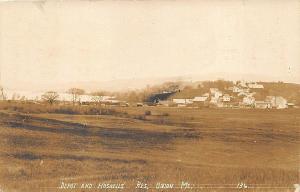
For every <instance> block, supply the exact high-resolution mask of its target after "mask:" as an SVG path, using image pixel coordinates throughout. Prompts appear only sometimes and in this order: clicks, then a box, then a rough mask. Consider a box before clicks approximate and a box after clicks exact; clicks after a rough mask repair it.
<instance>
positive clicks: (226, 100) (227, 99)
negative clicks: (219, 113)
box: [222, 94, 230, 102]
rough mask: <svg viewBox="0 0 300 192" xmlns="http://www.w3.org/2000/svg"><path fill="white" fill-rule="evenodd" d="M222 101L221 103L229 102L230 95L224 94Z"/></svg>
mask: <svg viewBox="0 0 300 192" xmlns="http://www.w3.org/2000/svg"><path fill="white" fill-rule="evenodd" d="M222 99H223V102H229V101H230V95H228V94H225V95H224V96H223V98H222Z"/></svg>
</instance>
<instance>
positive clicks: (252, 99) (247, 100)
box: [242, 96, 255, 105]
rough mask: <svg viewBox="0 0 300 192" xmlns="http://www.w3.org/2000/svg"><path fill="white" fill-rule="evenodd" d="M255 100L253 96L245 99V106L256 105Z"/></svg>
mask: <svg viewBox="0 0 300 192" xmlns="http://www.w3.org/2000/svg"><path fill="white" fill-rule="evenodd" d="M254 102H255V98H254V97H252V96H246V97H244V98H243V102H242V104H243V105H254Z"/></svg>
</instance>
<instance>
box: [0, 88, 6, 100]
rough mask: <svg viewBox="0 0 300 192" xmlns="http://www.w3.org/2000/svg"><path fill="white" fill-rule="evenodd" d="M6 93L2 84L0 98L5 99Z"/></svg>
mask: <svg viewBox="0 0 300 192" xmlns="http://www.w3.org/2000/svg"><path fill="white" fill-rule="evenodd" d="M5 99H6V98H5V94H4V89H3V87H1V86H0V100H5Z"/></svg>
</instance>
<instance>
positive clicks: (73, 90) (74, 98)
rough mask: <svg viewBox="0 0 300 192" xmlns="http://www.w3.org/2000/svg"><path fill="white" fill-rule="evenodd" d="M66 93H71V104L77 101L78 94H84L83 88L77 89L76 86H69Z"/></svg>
mask: <svg viewBox="0 0 300 192" xmlns="http://www.w3.org/2000/svg"><path fill="white" fill-rule="evenodd" d="M68 93H69V94H72V101H73V104H75V103H76V102H77V101H79V97H80V95H83V94H84V90H83V89H78V88H71V89H69V90H68Z"/></svg>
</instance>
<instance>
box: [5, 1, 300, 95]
mask: <svg viewBox="0 0 300 192" xmlns="http://www.w3.org/2000/svg"><path fill="white" fill-rule="evenodd" d="M299 53H300V1H298V0H285V1H280V0H228V1H221V0H212V1H209V0H202V1H171V0H166V1H129V0H128V1H71V2H70V1H45V2H29V1H27V2H2V3H0V67H1V68H0V71H1V82H0V83H1V84H3V85H4V86H6V87H10V88H19V89H20V88H28V89H40V88H41V87H44V88H45V87H46V88H47V86H49V87H50V86H52V87H53V86H54V85H55V86H58V87H59V86H60V85H62V84H68V83H74V82H75V83H76V82H89V81H91V82H101V81H106V82H109V81H113V80H114V81H115V80H122V79H133V80H136V81H138V80H139V79H140V80H141V79H149V78H152V79H155V78H163V77H176V76H191V77H193V78H194V79H195V80H197V78H198V79H199V80H200V79H201V80H204V79H209V78H210V77H211V78H212V77H216V76H220V77H226V78H229V80H231V79H237V78H243V77H245V78H247V79H251V78H253V79H255V80H258V79H259V80H261V81H279V80H280V81H285V82H294V83H300V54H299Z"/></svg>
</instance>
